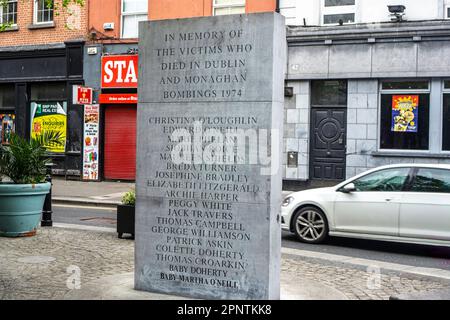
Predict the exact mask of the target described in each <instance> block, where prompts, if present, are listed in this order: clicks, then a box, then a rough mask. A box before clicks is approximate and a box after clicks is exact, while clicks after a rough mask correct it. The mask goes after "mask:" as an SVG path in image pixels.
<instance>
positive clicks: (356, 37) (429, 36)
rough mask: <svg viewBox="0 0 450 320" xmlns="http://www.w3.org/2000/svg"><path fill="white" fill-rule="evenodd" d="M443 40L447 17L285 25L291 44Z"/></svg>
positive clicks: (448, 31)
mask: <svg viewBox="0 0 450 320" xmlns="http://www.w3.org/2000/svg"><path fill="white" fill-rule="evenodd" d="M442 39H445V40H449V39H450V21H449V20H431V21H430V20H428V21H414V22H412V21H410V22H408V21H404V22H398V23H393V22H383V23H367V24H352V25H343V26H332V27H331V26H324V27H317V26H315V27H303V26H288V27H287V41H288V43H289V45H291V46H295V45H321V44H322V45H330V44H351V43H368V42H369V43H374V42H401V41H420V40H429V41H432V40H442Z"/></svg>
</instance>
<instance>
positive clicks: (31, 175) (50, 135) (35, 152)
mask: <svg viewBox="0 0 450 320" xmlns="http://www.w3.org/2000/svg"><path fill="white" fill-rule="evenodd" d="M59 138H60V137H59V134H58V133H57V132H52V131H47V132H45V133H44V134H42V135H40V136H39V137H37V138H36V139H31V140H30V141H28V140H26V139H24V138H22V137H20V136H18V135H15V134H13V135H12V136H11V140H10V144H9V145H4V146H0V177H1V176H6V177H8V178H9V179H11V180H12V181H13V182H14V183H16V184H36V183H43V182H45V169H46V168H45V165H46V164H47V163H49V162H50V159H49V158H48V154H47V151H46V149H45V145H48V144H61V142H60V140H59Z"/></svg>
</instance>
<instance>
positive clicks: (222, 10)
mask: <svg viewBox="0 0 450 320" xmlns="http://www.w3.org/2000/svg"><path fill="white" fill-rule="evenodd" d="M242 13H245V0H214V2H213V15H214V16H222V15H226V14H242Z"/></svg>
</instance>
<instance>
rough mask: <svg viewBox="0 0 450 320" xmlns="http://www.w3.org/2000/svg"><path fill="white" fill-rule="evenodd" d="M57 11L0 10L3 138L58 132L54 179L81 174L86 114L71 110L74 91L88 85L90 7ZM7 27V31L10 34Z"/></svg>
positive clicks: (31, 2)
mask: <svg viewBox="0 0 450 320" xmlns="http://www.w3.org/2000/svg"><path fill="white" fill-rule="evenodd" d="M55 7H56V8H58V9H57V10H54V9H53V8H51V7H48V6H47V4H46V1H45V0H17V1H16V0H9V1H8V3H7V4H6V5H5V6H1V7H0V11H1V12H0V13H1V15H0V24H1V25H3V28H4V30H3V31H2V32H0V124H1V126H0V137H1V143H3V144H4V143H8V140H9V139H10V135H11V133H14V132H15V133H17V134H19V135H21V136H24V137H33V136H36V135H39V134H42V133H43V132H44V131H48V130H52V131H57V132H59V133H60V135H61V139H60V140H61V142H62V144H63V145H62V146H60V147H58V148H56V147H55V148H54V149H53V150H51V151H52V158H53V162H54V163H55V164H56V167H55V173H60V174H66V175H67V174H73V175H74V176H77V177H78V176H79V175H80V173H81V154H82V134H83V133H82V129H83V110H82V107H81V106H79V105H73V104H72V87H73V85H79V84H83V83H84V80H83V51H84V42H85V39H86V36H87V35H88V32H87V31H88V7H87V6H78V5H76V4H70V5H69V6H68V7H67V8H64V9H63V8H62V0H56V1H55ZM5 27H6V28H5Z"/></svg>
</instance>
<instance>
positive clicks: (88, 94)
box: [73, 86, 93, 104]
mask: <svg viewBox="0 0 450 320" xmlns="http://www.w3.org/2000/svg"><path fill="white" fill-rule="evenodd" d="M92 95H93V90H92V88H86V87H82V86H73V104H92Z"/></svg>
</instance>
